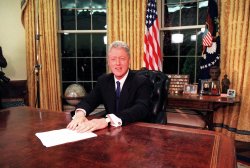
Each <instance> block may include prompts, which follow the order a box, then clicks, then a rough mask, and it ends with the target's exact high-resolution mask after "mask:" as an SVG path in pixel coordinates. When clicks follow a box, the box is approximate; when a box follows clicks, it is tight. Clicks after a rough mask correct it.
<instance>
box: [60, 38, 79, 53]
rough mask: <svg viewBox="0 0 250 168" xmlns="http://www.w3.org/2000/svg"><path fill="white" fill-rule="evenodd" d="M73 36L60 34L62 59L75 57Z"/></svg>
mask: <svg viewBox="0 0 250 168" xmlns="http://www.w3.org/2000/svg"><path fill="white" fill-rule="evenodd" d="M75 54H76V53H75V34H61V55H62V57H75V56H76V55H75Z"/></svg>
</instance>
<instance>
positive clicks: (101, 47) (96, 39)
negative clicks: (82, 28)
mask: <svg viewBox="0 0 250 168" xmlns="http://www.w3.org/2000/svg"><path fill="white" fill-rule="evenodd" d="M105 36H106V34H104V33H102V34H93V35H92V48H93V50H92V51H93V57H106V45H105V44H104V37H105Z"/></svg>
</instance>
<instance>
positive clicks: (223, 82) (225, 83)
mask: <svg viewBox="0 0 250 168" xmlns="http://www.w3.org/2000/svg"><path fill="white" fill-rule="evenodd" d="M221 85H222V91H221V92H222V93H227V89H229V85H230V80H229V79H228V78H227V74H225V75H224V78H223V79H222V80H221Z"/></svg>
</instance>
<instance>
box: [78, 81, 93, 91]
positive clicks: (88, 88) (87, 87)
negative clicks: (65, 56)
mask: <svg viewBox="0 0 250 168" xmlns="http://www.w3.org/2000/svg"><path fill="white" fill-rule="evenodd" d="M92 83H93V82H79V84H81V85H82V86H83V87H84V89H85V90H86V92H87V93H89V92H90V91H91V90H92V85H93V84H92Z"/></svg>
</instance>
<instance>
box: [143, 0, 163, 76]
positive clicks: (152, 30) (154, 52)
mask: <svg viewBox="0 0 250 168" xmlns="http://www.w3.org/2000/svg"><path fill="white" fill-rule="evenodd" d="M143 61H144V62H143V63H144V67H146V68H147V69H149V70H159V71H162V57H161V48H160V40H159V23H158V16H157V9H156V0H148V3H147V9H146V25H145V35H144V58H143Z"/></svg>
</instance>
